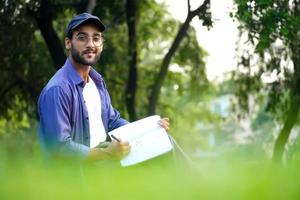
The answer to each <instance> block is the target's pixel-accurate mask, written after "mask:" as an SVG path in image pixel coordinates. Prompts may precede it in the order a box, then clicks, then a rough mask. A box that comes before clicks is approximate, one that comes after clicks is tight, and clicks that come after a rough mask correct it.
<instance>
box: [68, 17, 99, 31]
mask: <svg viewBox="0 0 300 200" xmlns="http://www.w3.org/2000/svg"><path fill="white" fill-rule="evenodd" d="M86 23H92V24H94V25H96V26H97V27H98V28H99V30H100V31H101V32H103V31H105V26H104V24H103V23H102V22H101V21H100V20H99V19H96V18H89V19H85V20H82V21H81V22H79V23H78V24H76V26H74V27H73V28H72V30H74V29H76V28H78V27H79V26H81V25H83V24H86Z"/></svg>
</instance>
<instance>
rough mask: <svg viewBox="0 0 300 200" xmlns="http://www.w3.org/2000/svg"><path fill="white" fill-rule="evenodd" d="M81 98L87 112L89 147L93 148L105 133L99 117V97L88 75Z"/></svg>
mask: <svg viewBox="0 0 300 200" xmlns="http://www.w3.org/2000/svg"><path fill="white" fill-rule="evenodd" d="M83 98H84V100H85V105H86V107H87V110H88V113H89V125H90V147H91V148H93V147H95V146H97V145H98V144H99V142H103V141H105V139H106V133H105V129H104V126H103V122H102V118H101V98H100V94H99V92H98V89H97V87H96V85H95V83H94V81H93V80H92V79H91V78H90V77H89V82H88V83H86V84H85V86H84V88H83Z"/></svg>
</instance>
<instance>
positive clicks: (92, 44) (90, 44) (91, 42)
mask: <svg viewBox="0 0 300 200" xmlns="http://www.w3.org/2000/svg"><path fill="white" fill-rule="evenodd" d="M86 45H87V46H88V47H94V46H95V45H94V42H93V38H91V37H89V38H88V40H87V44H86Z"/></svg>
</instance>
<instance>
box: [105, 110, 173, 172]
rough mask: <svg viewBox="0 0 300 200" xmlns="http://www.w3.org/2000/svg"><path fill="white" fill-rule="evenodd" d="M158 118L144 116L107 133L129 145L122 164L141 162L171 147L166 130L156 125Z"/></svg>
mask: <svg viewBox="0 0 300 200" xmlns="http://www.w3.org/2000/svg"><path fill="white" fill-rule="evenodd" d="M159 119H160V117H159V116H158V115H154V116H150V117H146V118H144V119H141V120H138V121H135V122H132V123H130V124H127V125H125V126H122V127H120V128H117V129H115V130H113V131H111V132H109V133H108V134H109V135H114V136H115V137H117V138H120V139H121V140H123V141H128V142H129V143H130V145H131V150H130V153H129V154H128V155H127V156H126V157H124V158H123V159H122V160H121V165H122V166H129V165H133V164H137V163H140V162H143V161H145V160H148V159H151V158H153V157H156V156H159V155H161V154H164V153H167V152H168V151H170V150H171V149H172V144H171V142H170V140H169V137H168V135H167V132H166V131H165V129H164V128H162V127H161V126H159V125H158V121H159Z"/></svg>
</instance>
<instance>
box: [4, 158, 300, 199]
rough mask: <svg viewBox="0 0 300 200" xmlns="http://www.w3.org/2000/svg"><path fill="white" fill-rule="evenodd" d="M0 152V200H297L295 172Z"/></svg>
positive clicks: (233, 163) (220, 163)
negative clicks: (54, 159)
mask: <svg viewBox="0 0 300 200" xmlns="http://www.w3.org/2000/svg"><path fill="white" fill-rule="evenodd" d="M8 155H9V154H7V153H5V155H4V153H3V152H2V154H1V156H2V157H1V160H2V162H0V179H1V187H0V199H37V200H41V199H43V200H47V199H49V200H50V199H124V200H125V199H128V200H132V199H143V200H144V199H172V200H174V199H299V196H300V191H299V189H298V186H299V180H300V179H299V178H300V177H299V174H300V173H299V170H298V169H297V166H296V165H295V166H289V167H286V168H283V167H280V166H275V165H270V164H268V163H266V162H256V163H255V164H253V163H252V164H249V163H244V161H241V162H239V161H238V160H234V159H228V158H226V159H225V158H222V159H220V158H218V159H216V160H202V161H199V162H198V163H195V164H194V165H193V166H191V165H189V166H188V165H185V164H183V163H178V162H177V163H176V162H173V161H172V160H171V159H170V158H169V157H168V156H165V157H162V158H158V159H154V160H152V161H149V162H145V163H143V164H140V165H136V166H133V167H128V168H122V167H120V166H119V163H117V162H111V163H98V164H86V163H76V162H71V161H60V162H51V163H50V162H45V161H44V160H43V159H41V158H40V156H39V155H38V153H36V154H31V156H28V155H27V156H26V155H23V156H21V155H18V156H15V157H14V156H13V155H9V156H8Z"/></svg>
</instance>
